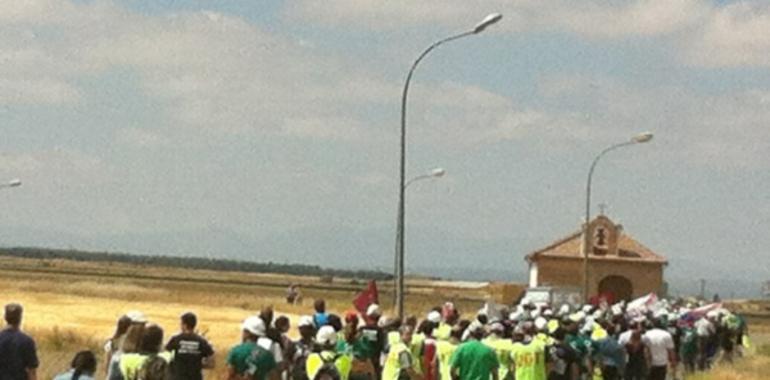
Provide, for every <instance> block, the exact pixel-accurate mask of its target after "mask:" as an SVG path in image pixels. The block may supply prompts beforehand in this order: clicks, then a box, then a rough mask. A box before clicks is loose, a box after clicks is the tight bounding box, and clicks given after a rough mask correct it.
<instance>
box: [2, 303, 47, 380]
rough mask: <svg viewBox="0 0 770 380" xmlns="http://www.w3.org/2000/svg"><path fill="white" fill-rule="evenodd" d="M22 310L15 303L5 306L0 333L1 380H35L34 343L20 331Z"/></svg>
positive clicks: (35, 351) (35, 358)
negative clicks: (2, 328)
mask: <svg viewBox="0 0 770 380" xmlns="http://www.w3.org/2000/svg"><path fill="white" fill-rule="evenodd" d="M23 313H24V308H23V307H22V306H21V305H19V304H17V303H9V304H7V305H5V322H6V323H7V324H8V326H7V327H6V328H5V329H4V330H3V331H0V378H1V379H3V380H37V367H38V366H39V365H40V362H39V361H38V358H37V349H36V347H35V341H34V340H33V339H32V338H31V337H29V335H27V334H25V333H23V332H22V331H21V319H22V314H23Z"/></svg>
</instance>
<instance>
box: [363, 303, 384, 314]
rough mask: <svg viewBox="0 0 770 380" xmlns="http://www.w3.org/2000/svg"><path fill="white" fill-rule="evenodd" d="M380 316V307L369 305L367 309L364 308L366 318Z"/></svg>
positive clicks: (374, 304)
mask: <svg viewBox="0 0 770 380" xmlns="http://www.w3.org/2000/svg"><path fill="white" fill-rule="evenodd" d="M381 315H382V312H381V311H380V305H377V304H376V303H373V304H371V305H369V307H368V308H366V316H367V317H379V316H381Z"/></svg>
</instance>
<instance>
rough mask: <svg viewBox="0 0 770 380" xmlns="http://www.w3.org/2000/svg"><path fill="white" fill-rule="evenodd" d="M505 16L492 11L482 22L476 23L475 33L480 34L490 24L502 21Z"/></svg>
mask: <svg viewBox="0 0 770 380" xmlns="http://www.w3.org/2000/svg"><path fill="white" fill-rule="evenodd" d="M502 18H503V15H502V14H500V13H492V14H490V15H489V16H487V17H484V19H483V20H481V22H480V23H478V24H476V26H475V27H473V34H479V33H481V32H483V31H484V29H486V28H487V27H488V26H490V25H492V24H494V23H496V22H498V21H500V19H502Z"/></svg>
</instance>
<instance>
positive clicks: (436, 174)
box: [393, 168, 446, 305]
mask: <svg viewBox="0 0 770 380" xmlns="http://www.w3.org/2000/svg"><path fill="white" fill-rule="evenodd" d="M445 174H446V170H444V169H443V168H435V169H433V170H431V171H430V172H428V173H425V174H422V175H418V176H417V177H414V178H412V179H410V180H409V181H406V184H405V185H404V187H405V188H409V185H411V184H413V183H415V182H417V181H421V180H424V179H431V178H441V177H443V176H444V175H445ZM396 233H397V234H399V235H398V237H397V238H396V245H397V247H396V249H398V242H399V239H400V236H401V235H400V234H401V231H396ZM397 252H398V251H397ZM398 260H399V257H398V255H396V256H395V263H394V264H393V268H394V269H393V270H394V271H395V276H394V277H393V289H394V290H395V289H397V288H398V279H399V277H398V262H399V261H398ZM393 297H394V300H393V304H394V305H396V304H397V303H398V293H397V292H394V293H393Z"/></svg>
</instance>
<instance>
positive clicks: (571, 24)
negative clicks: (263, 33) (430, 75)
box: [287, 0, 708, 39]
mask: <svg viewBox="0 0 770 380" xmlns="http://www.w3.org/2000/svg"><path fill="white" fill-rule="evenodd" d="M707 9H708V8H707V6H705V5H704V4H703V3H702V2H699V1H696V0H635V1H625V2H606V1H581V2H575V1H567V0H513V1H503V0H487V1H467V0H428V1H420V2H415V1H408V0H400V1H377V0H329V1H324V2H318V1H312V0H301V1H297V2H294V3H293V4H292V6H290V7H289V9H288V11H287V14H288V17H299V18H302V19H304V20H309V21H312V22H316V23H319V24H326V25H334V26H343V25H344V26H349V25H355V26H358V27H360V28H363V29H379V30H394V29H400V28H404V27H415V26H425V25H442V26H445V27H454V28H458V27H459V28H463V27H467V28H470V27H472V26H473V25H474V24H475V23H476V22H478V21H480V20H481V18H483V17H484V16H485V15H486V13H492V12H501V13H503V15H504V19H503V21H502V22H501V23H500V25H499V26H498V25H496V26H495V29H498V28H499V29H501V30H506V31H509V32H511V31H513V32H520V31H522V30H539V31H554V30H555V31H568V32H573V33H577V34H580V35H583V36H587V37H592V38H610V39H612V38H622V37H627V36H634V35H642V36H652V35H662V34H669V33H672V32H675V31H678V30H681V29H682V28H686V27H688V26H690V25H692V24H693V23H694V22H696V21H697V20H698V19H699V18H700V17H702V16H703V14H704V12H706V11H707Z"/></svg>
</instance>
